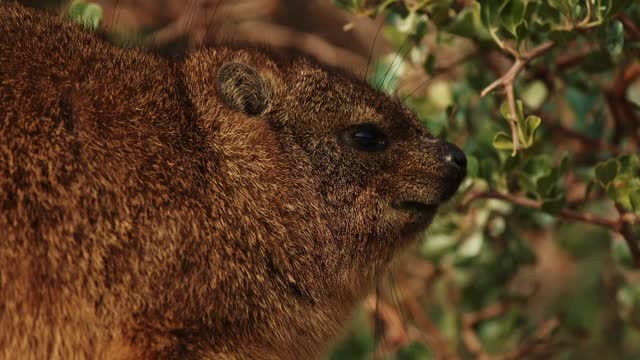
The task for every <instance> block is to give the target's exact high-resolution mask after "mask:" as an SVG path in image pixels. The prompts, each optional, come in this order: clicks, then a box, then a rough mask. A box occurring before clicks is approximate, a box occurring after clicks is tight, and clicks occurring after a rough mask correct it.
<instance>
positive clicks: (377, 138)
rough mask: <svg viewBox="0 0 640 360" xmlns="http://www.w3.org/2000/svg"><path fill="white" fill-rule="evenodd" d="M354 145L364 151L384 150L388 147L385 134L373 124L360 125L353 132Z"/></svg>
mask: <svg viewBox="0 0 640 360" xmlns="http://www.w3.org/2000/svg"><path fill="white" fill-rule="evenodd" d="M351 140H352V141H353V145H354V146H355V147H356V148H358V149H360V150H364V151H382V150H384V149H385V148H386V145H387V138H386V136H385V134H384V133H383V132H382V131H380V130H379V129H378V128H376V127H375V126H372V125H363V126H358V127H356V128H354V129H353V131H352V132H351Z"/></svg>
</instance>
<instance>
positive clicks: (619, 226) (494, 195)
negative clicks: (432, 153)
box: [461, 191, 640, 268]
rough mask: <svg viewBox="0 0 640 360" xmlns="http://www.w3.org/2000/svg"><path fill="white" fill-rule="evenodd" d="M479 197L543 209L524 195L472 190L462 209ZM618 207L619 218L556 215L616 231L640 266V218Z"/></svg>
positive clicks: (562, 212) (569, 212)
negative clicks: (638, 229) (638, 232)
mask: <svg viewBox="0 0 640 360" xmlns="http://www.w3.org/2000/svg"><path fill="white" fill-rule="evenodd" d="M478 199H499V200H504V201H508V202H510V203H512V204H515V205H519V206H522V207H527V208H530V209H537V210H541V209H542V202H540V201H536V200H532V199H529V198H526V197H523V196H519V195H514V194H508V193H500V192H497V191H485V192H472V193H471V195H470V196H469V197H468V198H467V199H466V201H465V202H464V203H463V204H462V205H461V209H466V208H467V207H468V206H469V205H470V204H471V203H472V202H473V201H476V200H478ZM616 208H617V209H618V212H619V213H620V216H619V217H618V219H616V220H613V219H608V218H605V217H602V216H598V215H595V214H592V213H581V212H577V211H573V210H571V209H566V208H565V209H561V210H560V211H558V212H557V213H556V214H555V215H556V216H557V217H559V218H562V219H567V220H575V221H579V222H583V223H587V224H592V225H597V226H601V227H604V228H607V229H609V230H611V231H614V232H616V233H618V234H620V235H622V237H623V238H624V239H625V241H626V243H627V245H628V246H629V250H630V251H631V255H632V257H633V262H634V266H635V267H636V268H640V245H639V244H638V240H637V239H636V238H635V234H634V233H633V224H636V223H638V222H639V221H640V220H639V219H638V217H637V216H635V215H634V214H632V213H630V212H628V211H626V210H625V209H624V208H623V207H622V206H621V205H620V204H616Z"/></svg>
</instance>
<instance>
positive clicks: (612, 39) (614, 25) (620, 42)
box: [607, 20, 624, 59]
mask: <svg viewBox="0 0 640 360" xmlns="http://www.w3.org/2000/svg"><path fill="white" fill-rule="evenodd" d="M623 49H624V26H623V25H622V22H620V20H613V21H612V22H610V23H609V25H608V26H607V51H609V54H611V56H612V57H613V58H614V59H616V58H619V57H620V56H621V55H622V50H623Z"/></svg>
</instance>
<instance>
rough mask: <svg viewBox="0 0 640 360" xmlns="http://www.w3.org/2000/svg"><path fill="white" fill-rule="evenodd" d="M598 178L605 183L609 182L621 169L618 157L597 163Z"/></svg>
mask: <svg viewBox="0 0 640 360" xmlns="http://www.w3.org/2000/svg"><path fill="white" fill-rule="evenodd" d="M595 170H596V179H598V181H600V183H602V184H603V185H605V186H606V185H607V184H609V183H610V182H611V181H613V179H615V177H616V175H618V171H619V170H620V162H619V161H618V160H617V159H611V160H608V161H605V162H602V163H599V164H598V165H596V169H595Z"/></svg>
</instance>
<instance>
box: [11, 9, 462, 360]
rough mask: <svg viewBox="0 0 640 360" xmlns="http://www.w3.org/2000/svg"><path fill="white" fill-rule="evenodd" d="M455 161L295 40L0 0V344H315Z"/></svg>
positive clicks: (186, 347) (456, 167)
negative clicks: (236, 36)
mask: <svg viewBox="0 0 640 360" xmlns="http://www.w3.org/2000/svg"><path fill="white" fill-rule="evenodd" d="M464 168H465V160H464V155H463V154H462V152H460V150H458V149H457V148H455V147H454V146H452V145H450V144H447V143H445V142H443V141H440V140H438V139H435V138H433V137H432V136H431V135H430V134H429V133H428V132H427V131H426V130H425V129H423V128H421V127H420V126H419V125H418V124H417V123H416V121H415V119H414V116H413V115H412V114H411V113H409V112H408V111H406V110H405V109H403V108H402V106H401V105H400V104H399V103H398V102H397V101H396V100H394V99H391V98H389V97H387V96H385V95H383V94H381V93H379V92H377V91H375V90H373V89H371V88H370V87H369V86H367V85H366V84H365V83H363V82H362V81H360V80H358V79H356V78H355V77H353V76H351V75H348V74H345V73H342V72H339V71H336V70H331V69H327V68H324V67H322V66H319V65H317V64H315V63H314V62H313V61H311V60H308V59H307V58H305V57H301V56H293V57H284V56H280V55H275V54H271V53H269V52H268V51H262V50H258V49H255V48H239V49H234V48H228V47H218V48H215V49H207V50H202V51H198V52H195V53H193V54H192V55H190V56H189V57H188V58H187V59H186V60H184V61H181V62H176V63H173V62H169V61H166V60H162V59H159V58H156V57H154V56H152V55H149V54H145V53H142V52H140V51H137V50H125V49H119V48H115V47H113V46H111V45H109V44H107V43H105V42H103V41H101V40H99V39H97V38H96V37H95V36H93V35H92V34H89V33H86V32H83V31H82V30H81V29H80V28H79V27H77V26H76V25H73V24H71V23H67V22H62V21H59V20H57V19H54V18H51V17H49V16H47V15H44V14H42V13H39V12H35V11H31V10H26V9H24V8H22V7H20V6H17V5H11V4H9V5H7V4H4V5H0V233H1V234H2V242H1V245H2V246H0V328H1V329H2V331H0V358H12V357H16V356H22V354H30V355H31V356H32V357H35V358H44V357H54V358H68V357H81V358H93V357H96V356H98V357H109V358H157V357H161V358H165V357H167V358H185V357H186V358H208V357H209V358H226V359H229V358H250V359H273V358H285V359H302V358H309V357H310V356H318V355H319V354H320V353H321V351H322V350H323V349H324V348H325V347H326V345H327V342H329V341H330V339H331V338H332V336H334V334H335V333H336V332H337V331H338V329H339V328H340V326H341V324H342V322H343V321H344V319H345V318H346V317H347V316H348V311H349V309H350V308H351V307H352V306H353V305H354V304H355V303H356V302H357V301H358V300H359V299H360V298H361V297H362V296H363V295H364V294H366V292H367V291H368V290H369V289H370V288H371V285H372V283H373V281H374V279H375V277H376V276H377V275H378V274H379V273H380V271H382V270H383V268H384V267H385V265H386V263H387V262H388V261H389V259H390V258H391V256H392V255H393V254H394V252H396V251H397V250H398V249H399V248H400V247H402V246H403V245H404V244H406V243H407V242H409V241H411V239H412V238H414V237H415V236H416V235H417V234H420V233H421V232H422V231H423V230H424V229H425V228H426V227H427V225H428V224H429V222H430V221H431V218H432V217H433V215H434V213H435V211H436V209H437V207H438V205H439V204H441V203H442V202H444V201H446V200H447V199H448V198H449V197H450V196H451V195H452V194H453V193H454V192H455V191H456V189H457V187H458V184H459V183H460V181H461V180H462V178H463V177H464V172H465V171H464ZM18 354H20V355H18Z"/></svg>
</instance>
